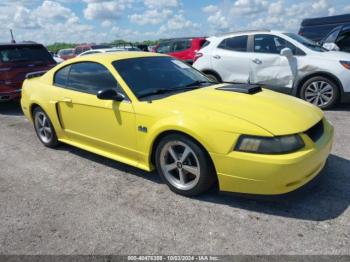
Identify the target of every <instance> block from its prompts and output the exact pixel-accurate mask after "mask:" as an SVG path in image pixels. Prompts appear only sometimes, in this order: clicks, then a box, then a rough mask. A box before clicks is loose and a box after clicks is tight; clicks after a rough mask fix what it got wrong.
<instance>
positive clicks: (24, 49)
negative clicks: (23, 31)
mask: <svg viewBox="0 0 350 262" xmlns="http://www.w3.org/2000/svg"><path fill="white" fill-rule="evenodd" d="M55 65H56V62H55V60H54V59H53V58H52V56H51V55H50V53H49V52H48V51H47V49H46V48H45V47H44V46H42V45H41V44H36V43H17V44H16V43H11V44H0V102H2V101H9V100H16V99H18V98H20V96H21V88H22V83H23V81H24V79H25V76H26V74H28V73H31V72H35V71H42V70H48V69H51V68H52V67H53V66H55Z"/></svg>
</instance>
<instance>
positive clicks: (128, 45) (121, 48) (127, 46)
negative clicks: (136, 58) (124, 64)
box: [113, 43, 142, 51]
mask: <svg viewBox="0 0 350 262" xmlns="http://www.w3.org/2000/svg"><path fill="white" fill-rule="evenodd" d="M113 48H114V49H118V50H119V51H142V50H141V49H140V48H138V47H137V46H135V45H133V44H132V43H124V44H119V45H115V46H113Z"/></svg>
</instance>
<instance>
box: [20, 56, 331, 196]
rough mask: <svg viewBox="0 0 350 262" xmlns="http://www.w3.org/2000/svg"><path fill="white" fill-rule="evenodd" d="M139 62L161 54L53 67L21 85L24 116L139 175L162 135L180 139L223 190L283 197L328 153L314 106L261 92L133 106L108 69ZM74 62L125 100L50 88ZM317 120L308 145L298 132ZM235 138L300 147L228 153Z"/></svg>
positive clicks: (193, 95) (208, 90) (200, 94)
mask: <svg viewBox="0 0 350 262" xmlns="http://www.w3.org/2000/svg"><path fill="white" fill-rule="evenodd" d="M146 56H162V55H159V54H154V53H143V52H120V53H113V54H98V55H89V56H83V57H79V58H75V59H71V60H69V61H66V62H64V63H62V64H60V65H57V66H56V67H55V68H53V69H51V70H50V71H48V72H47V73H46V74H45V75H43V76H42V77H38V78H32V79H27V80H25V82H24V84H23V89H22V99H21V105H22V109H23V111H24V114H25V116H26V117H27V118H28V119H30V120H32V121H33V119H32V114H31V108H32V107H33V105H38V106H40V107H41V108H42V109H43V110H44V111H45V112H46V113H47V114H48V116H49V117H50V119H51V122H52V124H53V126H54V128H55V131H56V134H57V137H58V139H59V140H60V141H62V142H64V143H67V144H71V145H73V146H76V147H79V148H82V149H85V150H88V151H91V152H94V153H96V154H99V155H102V156H105V157H108V158H111V159H114V160H117V161H120V162H123V163H126V164H129V165H132V166H135V167H138V168H141V169H144V170H147V171H150V170H152V169H153V168H154V167H153V164H152V159H151V156H152V152H153V150H154V144H155V142H156V141H157V138H159V137H160V136H162V134H164V133H167V132H174V131H176V132H181V133H185V134H187V135H189V136H191V137H192V138H193V139H195V140H196V141H198V142H199V143H200V144H201V145H202V146H203V147H204V148H205V149H206V151H207V152H208V154H209V155H210V157H211V160H212V162H213V164H214V167H215V169H216V172H217V176H218V181H219V187H220V189H221V190H224V191H233V192H242V193H254V194H281V193H286V192H289V191H292V190H295V189H296V188H298V187H300V186H302V185H304V184H305V183H307V182H308V181H310V180H311V179H312V178H313V177H315V176H316V175H317V174H318V173H319V172H320V170H321V169H322V168H323V166H324V164H325V161H326V159H327V157H328V155H329V153H330V150H331V145H332V141H333V127H332V126H331V125H330V124H329V123H328V121H327V120H326V119H325V118H324V114H323V112H322V111H321V110H320V109H318V108H317V107H315V106H313V105H311V104H309V103H307V102H304V101H302V100H300V99H297V98H294V97H291V96H287V95H283V94H280V93H276V92H273V91H270V90H265V89H264V90H263V91H262V92H260V93H257V94H254V95H247V94H242V93H235V92H226V91H219V90H216V88H217V87H218V86H220V85H214V86H209V87H204V88H201V89H197V90H193V91H188V92H183V93H179V94H176V95H171V96H168V97H165V98H163V99H160V100H154V101H152V102H146V101H139V100H138V99H137V98H136V97H135V95H134V94H133V92H132V91H131V90H130V89H129V87H128V86H127V84H126V83H125V82H124V80H123V79H122V78H121V76H120V75H119V74H118V72H117V71H116V70H115V69H114V67H113V66H112V62H113V61H116V60H119V59H128V58H133V57H146ZM81 61H92V62H96V63H100V64H102V65H104V66H105V67H106V68H108V70H109V71H110V72H111V73H112V75H113V76H114V77H115V79H116V80H117V81H118V83H119V84H120V86H121V88H122V89H123V90H124V91H125V93H126V94H127V96H128V97H129V99H130V101H122V102H117V101H106V100H99V99H98V98H97V97H96V96H95V95H92V94H87V93H81V92H77V91H73V90H69V89H65V88H61V87H57V86H54V85H53V77H54V74H55V72H56V71H57V70H59V69H60V68H62V67H64V66H66V65H68V64H72V63H76V62H81ZM221 85H223V84H221ZM322 119H323V124H324V128H325V132H324V134H323V136H322V138H321V139H320V140H319V141H317V143H314V142H313V141H312V140H311V139H310V138H309V137H308V136H307V135H306V134H305V133H304V132H305V131H306V130H308V129H309V128H311V127H312V126H313V125H315V124H316V123H318V122H319V121H320V120H322ZM139 126H144V127H147V132H139V131H138V127H139ZM241 134H245V135H256V136H266V137H273V136H281V135H288V134H300V135H301V137H302V139H303V140H304V143H305V147H304V148H303V149H301V150H299V151H297V152H293V153H290V154H281V155H264V154H253V153H243V152H238V151H234V146H235V144H236V142H237V140H238V138H239V136H240V135H241Z"/></svg>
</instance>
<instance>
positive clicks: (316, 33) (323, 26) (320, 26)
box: [299, 14, 350, 42]
mask: <svg viewBox="0 0 350 262" xmlns="http://www.w3.org/2000/svg"><path fill="white" fill-rule="evenodd" d="M344 26H345V27H349V26H350V14H345V15H336V16H327V17H319V18H307V19H304V20H303V21H302V22H301V25H300V29H299V35H302V36H304V37H306V38H309V39H311V40H313V41H314V42H320V41H321V40H323V39H325V38H326V37H327V36H328V35H329V34H330V33H331V31H332V30H334V29H336V28H338V27H344Z"/></svg>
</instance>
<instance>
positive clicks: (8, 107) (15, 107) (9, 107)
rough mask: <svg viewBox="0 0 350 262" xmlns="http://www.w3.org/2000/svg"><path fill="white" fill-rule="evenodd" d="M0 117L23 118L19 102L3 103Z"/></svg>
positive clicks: (0, 105) (0, 108)
mask: <svg viewBox="0 0 350 262" xmlns="http://www.w3.org/2000/svg"><path fill="white" fill-rule="evenodd" d="M0 115H8V116H21V115H23V112H22V109H21V104H20V103H19V101H10V102H1V103H0Z"/></svg>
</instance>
